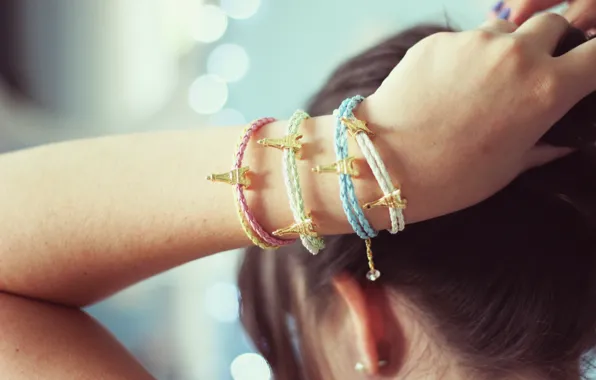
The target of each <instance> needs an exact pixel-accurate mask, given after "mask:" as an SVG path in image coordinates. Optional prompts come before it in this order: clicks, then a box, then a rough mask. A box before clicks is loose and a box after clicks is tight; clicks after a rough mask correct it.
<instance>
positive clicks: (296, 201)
mask: <svg viewBox="0 0 596 380" xmlns="http://www.w3.org/2000/svg"><path fill="white" fill-rule="evenodd" d="M309 117H310V116H309V115H308V114H307V113H306V112H304V111H301V110H298V111H296V112H295V113H294V115H292V117H291V118H290V121H289V123H288V129H287V134H286V136H285V137H283V138H281V139H262V140H259V141H258V143H259V144H261V145H264V146H267V147H273V148H277V149H281V150H282V151H283V174H284V182H285V184H286V191H287V194H288V198H289V200H290V208H291V210H292V216H293V217H294V222H295V223H294V224H293V225H291V226H290V227H287V228H282V229H280V230H277V231H274V232H273V235H275V236H285V235H287V234H290V233H297V234H299V235H300V240H302V245H304V247H305V248H306V249H308V251H309V252H310V253H312V254H313V255H316V254H317V253H319V251H320V250H321V249H323V248H324V247H325V242H324V241H323V239H322V238H320V237H319V236H318V235H317V233H316V231H315V229H316V226H315V224H314V223H313V221H312V219H311V217H310V215H309V214H307V213H306V211H305V209H304V199H303V198H302V188H301V186H300V178H299V176H298V167H297V166H296V156H299V154H300V149H301V148H302V144H301V143H300V141H299V140H300V139H301V138H302V135H300V134H298V128H299V127H300V125H301V124H302V122H303V121H304V120H306V119H308V118H309Z"/></svg>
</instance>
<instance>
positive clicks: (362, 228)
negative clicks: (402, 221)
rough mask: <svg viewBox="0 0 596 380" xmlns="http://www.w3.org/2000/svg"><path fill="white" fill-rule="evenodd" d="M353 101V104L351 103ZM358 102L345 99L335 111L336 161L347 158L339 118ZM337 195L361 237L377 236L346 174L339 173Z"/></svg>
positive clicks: (355, 230) (350, 221)
mask: <svg viewBox="0 0 596 380" xmlns="http://www.w3.org/2000/svg"><path fill="white" fill-rule="evenodd" d="M352 103H355V104H352ZM357 104H358V103H357V102H355V101H354V100H353V99H346V100H344V101H343V102H342V104H341V105H340V107H339V110H338V112H337V113H336V115H335V116H336V125H335V155H336V158H337V160H338V161H340V160H344V159H346V158H348V138H347V135H346V127H345V126H344V125H343V123H342V122H341V118H342V117H344V116H347V115H346V114H345V113H346V112H352V110H353V109H354V108H355V107H356V105H357ZM339 197H340V199H341V204H342V207H343V209H344V212H345V214H346V217H347V219H348V222H349V223H350V225H351V226H352V229H353V230H354V232H356V234H357V235H358V236H359V237H360V238H361V239H368V238H373V237H375V236H377V234H378V232H377V231H376V230H375V229H374V228H373V227H372V226H371V225H370V222H369V221H368V219H366V217H365V216H364V211H362V208H361V207H360V204H359V203H358V199H357V198H356V190H355V188H354V182H353V181H352V178H351V177H350V175H348V174H343V173H341V174H339Z"/></svg>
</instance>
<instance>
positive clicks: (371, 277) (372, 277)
mask: <svg viewBox="0 0 596 380" xmlns="http://www.w3.org/2000/svg"><path fill="white" fill-rule="evenodd" d="M365 242H366V258H367V259H368V267H369V269H370V270H369V271H368V273H367V274H366V279H367V280H368V281H373V282H374V281H377V280H378V279H379V277H381V272H379V271H378V270H377V269H376V268H375V262H374V261H373V252H372V249H371V247H370V246H371V241H370V239H366V240H365Z"/></svg>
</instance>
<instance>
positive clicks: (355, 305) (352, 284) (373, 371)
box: [333, 274, 393, 375]
mask: <svg viewBox="0 0 596 380" xmlns="http://www.w3.org/2000/svg"><path fill="white" fill-rule="evenodd" d="M333 286H334V288H335V290H336V291H337V294H338V296H339V298H341V299H342V300H343V301H344V302H345V305H346V306H347V308H348V310H349V314H350V315H349V318H350V323H352V324H353V329H354V330H353V331H354V332H355V334H356V338H357V350H358V355H360V357H361V359H360V360H361V361H362V364H364V366H365V369H366V372H367V373H368V374H369V375H378V374H379V370H380V365H379V361H380V360H387V359H389V356H388V355H390V353H389V352H387V351H388V350H389V349H388V347H387V345H386V344H384V343H386V341H387V338H388V336H387V334H386V330H387V323H390V322H389V321H390V320H393V318H391V317H390V316H389V318H387V317H388V316H387V315H386V313H387V312H388V310H389V309H390V307H388V306H389V305H388V299H387V297H386V294H385V292H384V291H383V289H382V287H380V286H378V285H375V284H372V283H371V284H370V285H368V284H366V285H364V287H363V285H361V284H360V283H359V282H358V281H356V280H355V279H354V278H353V277H352V276H349V275H345V274H341V275H337V276H335V277H334V278H333ZM354 364H356V363H354Z"/></svg>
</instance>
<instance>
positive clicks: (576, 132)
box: [541, 28, 596, 148]
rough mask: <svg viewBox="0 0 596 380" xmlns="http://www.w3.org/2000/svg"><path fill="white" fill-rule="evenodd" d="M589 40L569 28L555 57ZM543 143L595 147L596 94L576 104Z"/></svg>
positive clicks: (578, 31) (545, 137)
mask: <svg viewBox="0 0 596 380" xmlns="http://www.w3.org/2000/svg"><path fill="white" fill-rule="evenodd" d="M588 40H589V39H588V38H587V37H586V35H585V34H584V32H582V31H581V30H579V29H576V28H569V32H568V33H567V34H566V35H565V37H563V39H562V40H561V42H560V43H559V46H557V49H556V50H555V53H554V54H553V56H554V57H559V56H562V55H563V54H565V53H567V52H569V51H571V50H573V49H575V48H576V47H578V46H579V45H581V44H583V43H585V42H587V41H588ZM541 141H542V142H545V143H548V144H551V145H555V146H567V147H572V148H586V147H593V146H594V145H595V143H596V92H593V93H592V94H590V95H588V96H587V97H585V98H584V99H583V100H582V101H580V102H579V103H578V104H576V105H575V106H574V107H573V108H572V109H571V110H570V111H569V112H568V113H567V114H566V115H565V116H563V118H562V119H561V120H559V121H558V122H557V123H556V124H555V125H554V126H553V127H552V128H551V129H550V130H549V131H548V132H547V133H546V134H545V135H544V136H543V137H542V139H541Z"/></svg>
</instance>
